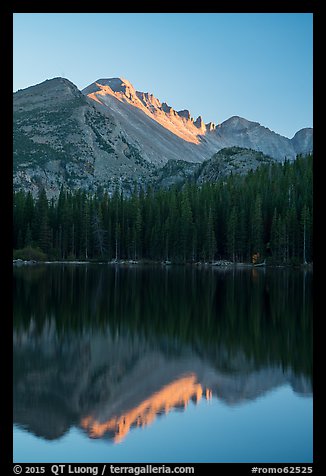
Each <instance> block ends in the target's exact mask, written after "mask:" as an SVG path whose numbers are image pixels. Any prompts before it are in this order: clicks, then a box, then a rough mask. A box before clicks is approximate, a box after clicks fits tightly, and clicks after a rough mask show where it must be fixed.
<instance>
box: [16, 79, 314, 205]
mask: <svg viewBox="0 0 326 476" xmlns="http://www.w3.org/2000/svg"><path fill="white" fill-rule="evenodd" d="M13 103H14V188H15V189H23V190H31V191H32V193H33V194H34V195H35V194H36V193H37V192H38V190H39V189H40V188H41V187H44V188H45V190H46V191H47V193H48V196H50V197H51V196H57V195H58V193H59V190H60V188H61V186H62V185H64V186H65V187H67V188H70V189H76V188H83V189H85V190H87V191H91V192H92V191H95V190H96V189H97V187H98V186H99V185H100V186H102V187H103V188H105V189H107V190H108V191H109V192H110V191H112V190H114V189H115V188H116V187H117V186H119V187H121V188H123V189H124V190H126V191H127V192H128V190H130V189H131V188H133V186H134V184H135V183H141V184H147V183H148V182H149V181H152V179H153V177H155V175H157V172H158V171H159V170H160V169H162V168H163V167H164V166H165V165H166V164H167V163H168V162H169V161H171V160H172V161H173V160H174V161H180V160H181V161H185V162H188V163H190V164H191V163H193V164H200V163H203V162H204V161H205V160H208V159H210V158H211V157H212V156H213V155H214V154H216V152H218V151H219V150H221V149H223V148H228V147H234V146H238V147H242V148H250V149H253V150H257V151H260V152H263V153H264V154H267V155H269V156H270V157H272V158H273V159H274V160H278V161H282V160H284V158H285V157H287V158H288V159H289V160H293V159H294V158H295V156H296V155H297V154H300V153H308V152H310V151H311V150H312V129H302V130H301V131H298V132H297V133H296V134H295V136H294V137H293V139H288V138H286V137H282V136H280V135H279V134H276V133H274V132H272V131H270V130H269V129H267V128H265V127H263V126H261V125H260V124H259V123H257V122H251V121H248V120H246V119H243V118H240V117H238V116H234V117H231V118H230V119H228V120H227V121H224V122H223V123H222V124H219V125H218V126H215V124H214V123H212V122H210V123H208V124H204V122H203V120H202V118H201V116H199V117H198V118H197V119H196V120H194V119H193V118H192V117H191V114H190V112H189V111H188V110H187V109H184V110H181V111H175V110H174V109H173V108H172V107H171V106H169V105H168V104H167V103H165V102H161V101H160V100H158V99H157V98H155V96H154V95H153V94H151V93H145V92H141V91H136V90H135V88H134V87H133V86H132V84H131V83H130V82H129V81H127V80H125V79H121V78H109V79H99V80H97V81H95V82H94V83H92V84H91V85H89V86H88V87H86V88H85V89H84V90H83V91H79V90H78V88H77V87H76V86H75V85H74V84H73V83H71V82H70V81H69V80H67V79H64V78H54V79H51V80H47V81H44V82H43V83H40V84H38V85H35V86H31V87H29V88H27V89H24V90H20V91H17V92H16V93H14V101H13Z"/></svg>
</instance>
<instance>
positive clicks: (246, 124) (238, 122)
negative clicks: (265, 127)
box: [218, 116, 260, 129]
mask: <svg viewBox="0 0 326 476" xmlns="http://www.w3.org/2000/svg"><path fill="white" fill-rule="evenodd" d="M259 125H260V124H259V122H252V121H248V119H245V118H243V117H240V116H232V117H230V118H229V119H227V120H226V121H224V122H222V124H219V126H218V127H232V128H233V129H249V128H250V127H252V126H259Z"/></svg>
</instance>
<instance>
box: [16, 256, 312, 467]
mask: <svg viewBox="0 0 326 476" xmlns="http://www.w3.org/2000/svg"><path fill="white" fill-rule="evenodd" d="M13 276H14V337H13V339H14V344H13V346H14V375H13V383H14V401H13V405H14V408H13V410H14V411H13V418H14V442H13V445H14V446H13V447H14V462H15V463H19V462H25V463H28V462H39V463H45V462H52V463H55V462H60V463H65V462H74V463H78V462H79V463H92V462H97V463H101V462H112V463H114V462H117V463H124V462H134V463H136V462H149V463H151V462H153V463H155V462H160V463H164V462H167V463H173V462H176V463H177V462H179V463H191V462H194V463H195V462H217V463H218V462H221V463H222V462H223V463H232V462H239V463H244V462H257V463H264V462H266V463H271V462H276V463H282V462H292V463H295V462H297V463H310V462H312V459H313V451H312V448H313V437H312V431H313V424H312V420H313V418H312V416H313V408H312V318H313V316H312V280H313V272H312V270H302V269H285V268H268V267H262V268H254V267H251V268H243V269H241V268H237V267H231V268H230V267H226V268H217V267H209V266H207V267H204V266H203V267H196V266H174V265H171V266H164V265H137V264H133V265H131V264H125V265H122V264H117V265H114V264H54V263H53V264H34V265H31V266H19V267H18V266H15V267H14V271H13Z"/></svg>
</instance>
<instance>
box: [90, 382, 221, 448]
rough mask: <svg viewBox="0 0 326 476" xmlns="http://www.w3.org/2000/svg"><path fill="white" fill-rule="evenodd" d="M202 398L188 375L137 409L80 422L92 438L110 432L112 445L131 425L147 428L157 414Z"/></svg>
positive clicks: (197, 386)
mask: <svg viewBox="0 0 326 476" xmlns="http://www.w3.org/2000/svg"><path fill="white" fill-rule="evenodd" d="M202 395H203V388H202V386H201V385H200V384H199V383H198V382H197V379H196V375H194V374H191V375H188V376H185V377H181V378H179V379H177V380H174V381H173V382H171V383H170V384H168V385H166V386H165V387H163V388H162V389H161V390H159V391H158V392H156V393H154V394H153V395H151V396H150V397H149V398H147V399H146V400H144V401H143V402H142V403H140V404H139V405H138V406H136V407H135V408H132V409H131V410H128V411H127V412H125V413H123V414H122V415H120V416H115V417H113V418H111V419H110V420H108V421H106V422H103V423H100V422H98V421H96V419H95V418H93V417H92V416H88V417H85V418H83V419H82V421H81V426H82V427H83V428H84V429H85V430H86V431H87V432H88V433H89V436H90V437H92V438H100V437H102V436H103V435H104V434H105V433H106V432H113V434H114V442H115V443H119V442H121V441H122V440H123V438H124V437H125V436H126V435H127V433H128V432H129V431H130V429H131V427H132V426H138V427H139V426H142V427H144V426H147V425H150V424H151V423H152V422H153V421H154V420H155V417H156V415H157V414H159V413H162V412H165V413H168V412H169V411H170V410H171V409H173V408H175V407H177V406H178V407H179V406H184V408H186V406H187V404H188V402H189V401H190V399H193V400H194V401H196V402H198V401H199V400H200V399H201V397H202ZM211 395H212V392H211V390H209V389H206V398H207V399H210V398H211Z"/></svg>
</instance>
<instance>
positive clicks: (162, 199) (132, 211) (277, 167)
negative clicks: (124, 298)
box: [13, 156, 313, 264]
mask: <svg viewBox="0 0 326 476" xmlns="http://www.w3.org/2000/svg"><path fill="white" fill-rule="evenodd" d="M312 207H313V203H312V156H308V157H298V158H297V159H296V160H295V161H294V162H292V163H290V162H287V161H286V162H285V163H284V164H279V163H272V164H270V165H263V166H261V167H260V168H259V169H257V170H256V171H254V172H249V173H248V174H247V175H246V176H240V175H233V176H232V175H231V176H230V177H228V178H225V179H223V180H220V181H218V182H216V183H207V184H204V185H202V186H201V187H198V186H197V185H196V184H194V183H187V184H186V185H185V186H183V187H173V188H171V189H169V190H158V191H154V190H152V189H148V190H146V191H144V190H140V191H137V190H135V191H134V193H133V194H132V195H131V196H129V197H125V196H124V195H123V194H122V193H120V192H119V191H116V192H115V193H114V194H113V195H112V196H109V195H108V194H107V193H106V192H103V191H102V190H100V189H99V190H98V192H97V193H96V194H95V195H92V196H91V195H88V194H87V193H86V192H85V191H83V190H78V191H75V192H68V191H65V190H63V189H62V190H61V192H60V195H59V198H58V199H57V200H54V199H51V200H48V199H47V196H46V193H45V191H44V190H41V191H40V193H39V195H38V197H37V199H34V198H33V196H32V194H31V193H30V192H29V193H25V192H23V191H19V192H16V193H15V194H14V217H13V218H14V219H13V225H14V233H13V235H14V249H15V250H18V249H23V248H26V249H33V248H34V249H35V248H36V249H39V250H40V251H39V256H43V257H45V256H46V257H48V258H50V259H101V260H112V259H117V260H119V259H133V260H137V259H148V260H170V261H175V262H194V261H213V260H216V259H229V260H232V261H238V262H239V261H240V262H242V261H246V262H248V261H255V260H261V259H267V260H269V261H270V262H275V263H293V264H296V263H304V262H311V261H312V259H313V255H312V212H313V208H312ZM15 256H19V253H17V252H16V253H15Z"/></svg>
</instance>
